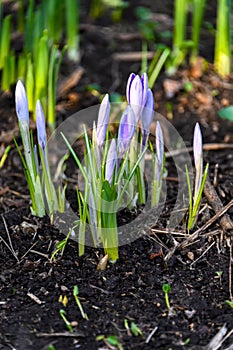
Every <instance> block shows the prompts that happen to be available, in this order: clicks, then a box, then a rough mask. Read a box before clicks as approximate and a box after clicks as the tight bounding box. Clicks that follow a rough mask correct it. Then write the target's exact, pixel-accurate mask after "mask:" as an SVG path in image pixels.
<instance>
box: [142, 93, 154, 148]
mask: <svg viewBox="0 0 233 350" xmlns="http://www.w3.org/2000/svg"><path fill="white" fill-rule="evenodd" d="M153 116H154V97H153V93H152V91H151V90H150V89H148V90H147V98H146V104H145V107H144V108H143V111H142V135H143V139H142V144H143V147H144V146H145V144H146V141H147V137H148V135H149V132H150V125H151V122H152V119H153Z"/></svg>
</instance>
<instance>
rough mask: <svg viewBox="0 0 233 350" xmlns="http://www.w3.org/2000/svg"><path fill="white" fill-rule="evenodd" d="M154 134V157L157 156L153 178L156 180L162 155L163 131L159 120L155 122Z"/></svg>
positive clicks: (160, 168) (159, 171) (159, 173)
mask: <svg viewBox="0 0 233 350" xmlns="http://www.w3.org/2000/svg"><path fill="white" fill-rule="evenodd" d="M155 136H156V140H155V142H156V157H157V168H156V174H155V178H156V180H159V178H160V175H161V171H162V165H163V155H164V144H163V132H162V129H161V126H160V123H159V122H157V123H156V130H155Z"/></svg>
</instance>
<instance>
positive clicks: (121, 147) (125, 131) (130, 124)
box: [117, 106, 136, 158]
mask: <svg viewBox="0 0 233 350" xmlns="http://www.w3.org/2000/svg"><path fill="white" fill-rule="evenodd" d="M135 128H136V120H135V115H134V112H133V110H132V108H131V107H130V106H128V107H127V108H126V110H125V111H124V113H123V115H122V117H121V121H120V126H119V131H118V139H117V148H118V154H119V157H120V158H123V156H124V154H125V152H126V151H127V149H128V147H129V144H130V141H131V139H132V137H133V135H134V132H135Z"/></svg>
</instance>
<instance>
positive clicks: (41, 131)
mask: <svg viewBox="0 0 233 350" xmlns="http://www.w3.org/2000/svg"><path fill="white" fill-rule="evenodd" d="M36 128H37V139H38V143H39V145H40V147H41V149H42V150H43V151H44V150H45V147H46V142H47V141H46V140H47V138H46V128H45V118H44V112H43V109H42V106H41V103H40V101H39V100H38V101H37V103H36Z"/></svg>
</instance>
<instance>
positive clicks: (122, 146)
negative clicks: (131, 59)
mask: <svg viewBox="0 0 233 350" xmlns="http://www.w3.org/2000/svg"><path fill="white" fill-rule="evenodd" d="M126 96H127V101H128V105H127V107H126V108H125V110H124V111H123V113H122V116H121V119H120V123H119V128H118V133H117V136H116V137H114V138H112V139H111V138H110V137H111V134H110V132H109V129H110V128H109V120H110V102H109V95H108V94H107V95H105V97H104V98H103V100H102V103H101V105H100V108H99V112H98V120H97V123H95V122H94V123H93V132H92V140H90V139H89V137H88V136H87V131H86V129H85V128H84V139H85V143H86V154H85V157H84V165H82V164H81V163H80V161H79V160H78V158H77V157H76V155H74V152H73V150H72V148H71V146H70V145H69V143H68V141H67V139H66V137H65V135H63V137H64V140H65V142H66V143H67V145H68V147H69V149H70V151H71V153H72V154H73V156H74V159H75V160H76V163H77V165H78V167H79V169H80V172H81V174H82V175H83V178H84V181H85V183H86V185H85V190H84V193H83V194H81V192H79V191H78V198H79V212H80V213H81V216H82V217H85V220H87V221H88V223H89V226H90V228H91V231H92V237H93V240H94V244H95V245H98V244H100V243H102V244H103V246H104V248H105V252H106V253H107V254H108V255H109V259H110V260H112V261H115V260H117V258H118V230H117V212H118V211H119V209H120V208H122V207H129V208H132V206H135V205H137V203H139V202H140V204H145V198H146V196H145V184H144V163H145V159H144V158H145V153H146V151H147V146H148V137H149V130H150V124H151V122H152V119H153V115H154V108H153V107H154V101H153V94H152V91H151V90H150V89H149V88H148V79H147V75H146V74H143V75H142V77H140V76H139V75H135V74H133V73H132V74H131V75H130V77H129V79H128V83H127V88H126ZM139 126H140V128H141V133H139V130H140V129H139ZM157 129H158V131H157V137H158V138H159V142H157V145H156V149H157V151H156V152H157V153H158V155H157V157H156V156H154V165H155V167H156V168H155V170H154V174H155V175H154V177H155V179H156V188H155V181H152V190H153V192H155V190H156V189H160V188H161V186H160V182H161V181H162V176H161V174H162V172H163V171H162V166H163V139H162V130H161V128H160V125H159V123H157ZM81 199H82V200H81ZM83 199H84V200H83ZM85 200H86V201H87V203H88V205H86V206H85V210H86V213H84V212H83V208H84V206H83V202H85ZM158 200H159V195H158V194H157V196H156V204H157V203H158ZM84 225H86V223H84V222H83V223H82V232H83V226H84ZM82 242H83V239H82ZM80 251H82V247H81V248H80Z"/></svg>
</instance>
